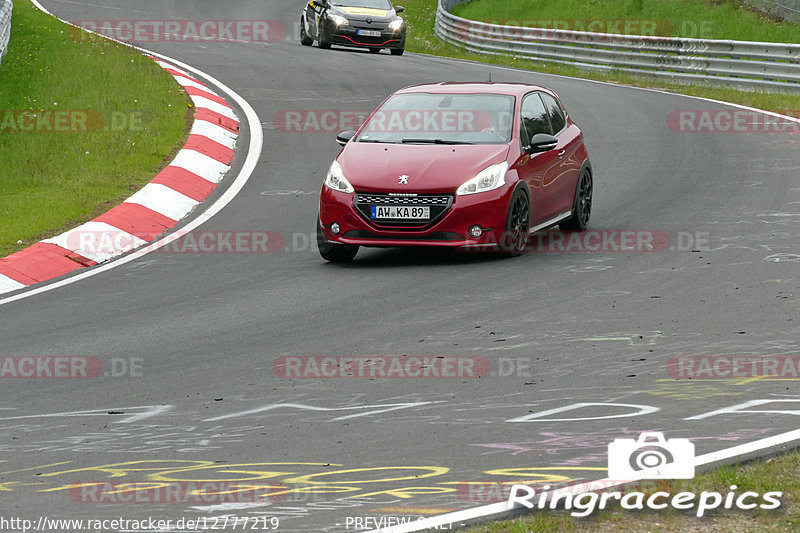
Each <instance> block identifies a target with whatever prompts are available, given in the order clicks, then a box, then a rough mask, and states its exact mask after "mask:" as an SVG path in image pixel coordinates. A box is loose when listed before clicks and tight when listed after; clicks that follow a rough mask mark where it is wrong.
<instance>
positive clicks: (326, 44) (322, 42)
mask: <svg viewBox="0 0 800 533" xmlns="http://www.w3.org/2000/svg"><path fill="white" fill-rule="evenodd" d="M317 33H318V35H317V46H319V47H320V48H322V49H323V50H327V49H328V48H330V47H331V42H330V41H329V40H327V39H326V38H325V28H324V27H323V24H322V21H320V24H319V27H318V28H317Z"/></svg>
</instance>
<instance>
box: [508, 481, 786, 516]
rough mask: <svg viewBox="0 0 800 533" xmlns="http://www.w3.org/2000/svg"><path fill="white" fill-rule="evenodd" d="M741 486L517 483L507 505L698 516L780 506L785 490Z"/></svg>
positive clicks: (585, 512) (572, 511) (579, 513)
mask: <svg viewBox="0 0 800 533" xmlns="http://www.w3.org/2000/svg"><path fill="white" fill-rule="evenodd" d="M738 488H739V487H738V486H736V485H731V486H730V490H729V491H728V492H727V494H723V493H720V492H717V491H702V492H701V493H700V494H695V493H693V492H687V491H684V492H678V493H675V494H673V493H671V492H667V491H663V490H662V491H657V492H653V493H652V494H648V493H644V492H640V491H632V492H626V493H625V494H623V493H622V492H619V491H610V492H599V493H598V492H580V493H578V494H574V493H573V492H572V491H570V490H555V491H553V492H550V490H549V486H547V485H545V486H544V487H543V488H542V490H541V491H539V492H537V490H536V489H535V488H534V487H531V486H529V485H514V486H513V487H512V488H511V495H510V496H509V498H508V508H509V509H517V508H519V507H525V508H527V509H534V508H536V509H551V510H555V509H558V508H559V507H560V506H563V507H564V508H565V509H566V510H568V511H570V514H571V515H572V516H575V517H586V516H589V515H590V514H592V513H594V512H595V511H597V510H604V509H606V508H608V506H609V504H610V503H611V502H619V506H620V507H621V508H622V509H626V510H636V511H643V510H645V509H649V510H654V511H658V510H663V509H666V508H667V507H672V508H673V509H678V510H681V511H689V510H694V512H695V514H696V516H698V517H703V516H704V515H705V514H706V513H707V512H708V511H712V510H715V509H726V510H731V509H738V510H741V511H748V510H752V509H756V508H758V509H763V510H772V509H777V508H779V507H780V506H781V500H780V498H781V497H782V496H783V492H779V491H774V492H766V493H764V494H760V493H758V492H754V491H744V492H741V493H739V492H738V491H737V489H738Z"/></svg>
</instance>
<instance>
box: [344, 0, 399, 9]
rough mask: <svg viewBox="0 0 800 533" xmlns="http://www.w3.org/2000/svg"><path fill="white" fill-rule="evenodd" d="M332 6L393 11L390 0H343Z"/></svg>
mask: <svg viewBox="0 0 800 533" xmlns="http://www.w3.org/2000/svg"><path fill="white" fill-rule="evenodd" d="M331 4H333V5H335V6H342V7H368V8H372V9H385V10H389V9H392V4H390V3H389V0H341V1H338V2H337V1H335V2H331Z"/></svg>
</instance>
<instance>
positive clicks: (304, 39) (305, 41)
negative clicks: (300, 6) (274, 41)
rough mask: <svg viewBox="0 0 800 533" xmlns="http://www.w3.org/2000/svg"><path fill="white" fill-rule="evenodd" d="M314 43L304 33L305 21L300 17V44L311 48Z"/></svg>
mask: <svg viewBox="0 0 800 533" xmlns="http://www.w3.org/2000/svg"><path fill="white" fill-rule="evenodd" d="M313 43H314V39H312V38H311V37H309V36H308V34H307V33H306V21H305V20H304V19H303V17H300V44H302V45H303V46H311V45H312V44H313Z"/></svg>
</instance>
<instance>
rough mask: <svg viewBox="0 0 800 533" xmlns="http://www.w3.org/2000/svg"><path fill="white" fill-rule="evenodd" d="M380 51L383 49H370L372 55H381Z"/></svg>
mask: <svg viewBox="0 0 800 533" xmlns="http://www.w3.org/2000/svg"><path fill="white" fill-rule="evenodd" d="M380 51H381V49H380V48H370V49H369V53H370V54H379V53H380Z"/></svg>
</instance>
